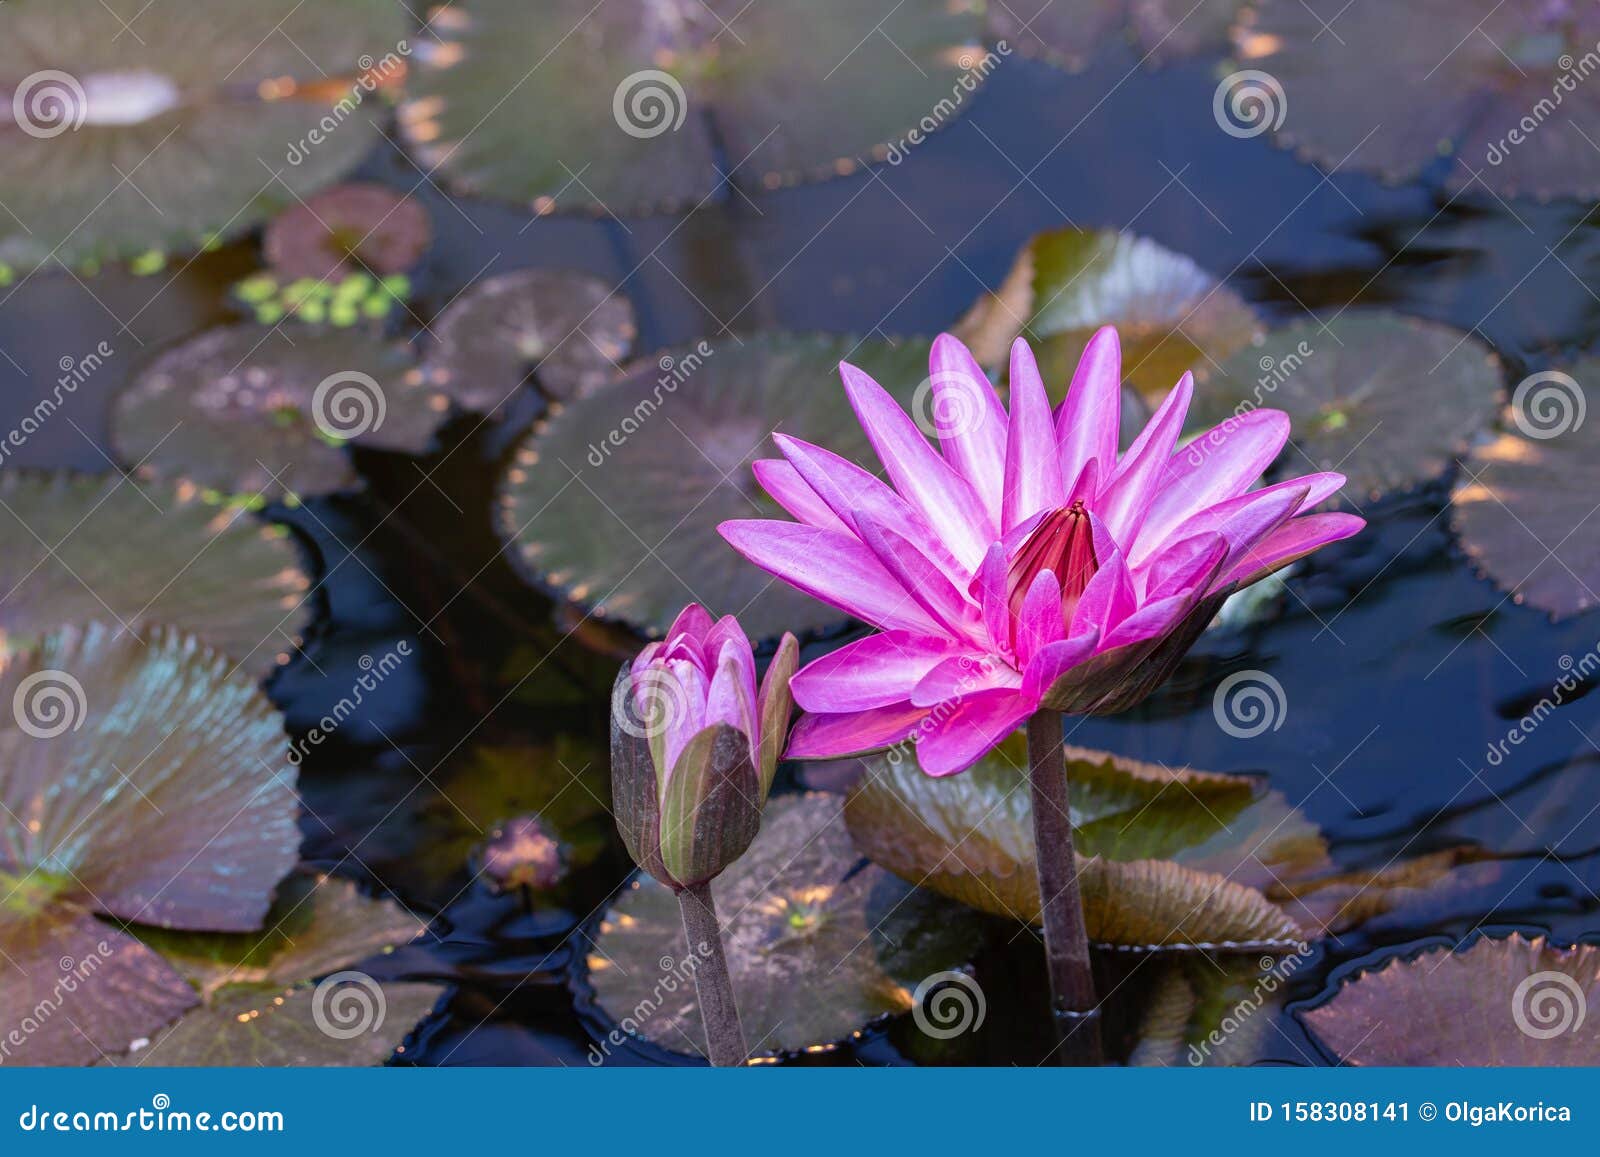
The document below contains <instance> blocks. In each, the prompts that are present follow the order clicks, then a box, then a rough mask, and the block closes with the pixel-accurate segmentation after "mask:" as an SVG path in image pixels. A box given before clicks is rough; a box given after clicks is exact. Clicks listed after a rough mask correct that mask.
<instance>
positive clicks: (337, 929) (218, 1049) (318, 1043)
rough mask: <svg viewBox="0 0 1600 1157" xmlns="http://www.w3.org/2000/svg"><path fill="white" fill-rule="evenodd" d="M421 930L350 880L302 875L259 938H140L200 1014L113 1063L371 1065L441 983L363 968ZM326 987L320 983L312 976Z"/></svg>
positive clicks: (432, 999) (425, 1008)
mask: <svg viewBox="0 0 1600 1157" xmlns="http://www.w3.org/2000/svg"><path fill="white" fill-rule="evenodd" d="M424 927H425V925H423V923H422V922H421V921H419V920H417V919H416V918H415V917H413V916H410V915H408V914H407V913H406V912H405V911H404V910H402V909H401V908H400V907H399V906H398V905H396V904H394V903H392V902H390V901H388V900H371V899H367V898H366V897H364V896H362V895H361V894H360V893H359V892H358V891H357V890H356V887H355V885H354V884H353V883H351V882H350V881H349V880H340V879H336V878H334V877H331V876H325V875H321V874H316V873H312V872H309V871H301V872H297V873H295V874H294V875H292V876H290V877H289V878H288V879H287V880H286V881H285V882H284V885H283V887H282V888H280V889H279V892H278V899H277V902H276V903H275V904H274V905H273V907H272V910H271V912H269V913H268V915H267V920H266V927H265V929H264V930H263V931H261V932H259V933H256V932H245V933H232V934H228V935H200V934H195V933H144V934H142V937H143V939H144V940H145V941H146V943H148V944H149V945H150V946H151V947H152V948H154V949H156V950H157V951H158V952H160V953H161V955H162V956H163V957H164V958H165V959H166V960H167V961H168V962H169V963H171V964H172V965H173V966H174V967H176V968H177V969H178V970H179V971H180V972H181V973H182V974H183V975H184V976H185V978H187V980H188V981H189V983H190V984H191V985H193V986H194V988H195V989H196V990H197V991H198V992H199V994H200V999H201V1003H200V1006H199V1007H197V1008H195V1009H193V1010H192V1011H190V1012H189V1013H187V1014H186V1015H184V1017H183V1018H182V1019H181V1020H179V1021H178V1022H177V1023H176V1024H174V1025H172V1026H171V1027H170V1028H167V1029H166V1030H164V1031H163V1032H161V1033H159V1034H157V1035H155V1036H154V1037H153V1038H152V1039H151V1041H150V1043H149V1044H148V1045H146V1046H143V1047H141V1048H139V1049H136V1050H134V1051H132V1052H130V1053H128V1054H127V1055H126V1056H121V1057H115V1058H108V1063H111V1064H117V1065H240V1066H243V1065H266V1066H281V1065H295V1066H306V1065H339V1066H348V1065H374V1064H381V1063H382V1062H383V1061H385V1060H386V1059H388V1057H389V1055H390V1054H391V1053H393V1052H394V1051H395V1046H396V1045H398V1044H399V1043H400V1042H401V1041H402V1040H404V1039H405V1037H406V1035H407V1034H408V1033H410V1031H411V1030H412V1029H413V1028H414V1027H416V1024H417V1022H418V1021H420V1020H421V1019H422V1018H423V1017H425V1016H427V1015H428V1013H430V1012H431V1011H432V1010H433V1007H434V1005H435V1004H436V1003H438V1000H439V996H440V994H441V993H442V992H443V991H444V990H443V988H442V987H440V986H438V985H433V984H413V983H390V982H385V983H382V984H380V983H379V982H378V981H376V980H374V979H373V978H372V977H371V976H369V975H367V974H366V973H365V972H361V971H358V970H357V969H355V968H354V966H355V965H357V964H359V963H361V962H362V961H363V960H365V959H367V958H368V957H371V956H375V955H377V954H379V953H382V952H387V951H389V950H391V949H392V948H394V947H396V946H398V945H401V944H405V943H407V942H409V941H411V940H414V939H416V937H417V936H419V935H421V933H422V931H423V929H424ZM317 977H324V978H325V979H323V980H322V982H321V983H320V984H316V985H313V984H312V981H313V979H314V978H317Z"/></svg>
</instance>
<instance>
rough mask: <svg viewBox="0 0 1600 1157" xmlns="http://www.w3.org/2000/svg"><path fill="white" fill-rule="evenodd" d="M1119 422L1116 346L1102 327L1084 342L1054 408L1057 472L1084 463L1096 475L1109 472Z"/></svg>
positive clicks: (1067, 473) (1075, 470)
mask: <svg viewBox="0 0 1600 1157" xmlns="http://www.w3.org/2000/svg"><path fill="white" fill-rule="evenodd" d="M1121 425H1122V347H1121V345H1120V344H1119V342H1118V339H1117V331H1116V330H1115V329H1114V328H1113V327H1111V326H1109V325H1107V326H1102V327H1101V328H1100V329H1099V330H1098V331H1097V332H1096V333H1095V335H1094V336H1093V337H1092V338H1090V339H1089V344H1088V345H1087V346H1085V347H1084V351H1083V357H1081V358H1079V359H1078V368H1077V370H1076V371H1075V372H1074V373H1073V375H1072V385H1071V386H1070V387H1068V389H1067V400H1066V401H1064V402H1062V403H1061V408H1060V409H1059V410H1057V411H1056V447H1057V451H1058V456H1059V458H1060V462H1061V476H1062V477H1063V478H1076V477H1077V476H1078V475H1079V474H1080V473H1081V472H1082V470H1083V468H1084V467H1085V466H1086V465H1088V464H1089V463H1090V462H1099V463H1100V477H1101V479H1103V480H1105V479H1109V478H1110V477H1111V468H1112V466H1114V465H1115V464H1116V461H1117V434H1118V430H1119V429H1120V427H1121Z"/></svg>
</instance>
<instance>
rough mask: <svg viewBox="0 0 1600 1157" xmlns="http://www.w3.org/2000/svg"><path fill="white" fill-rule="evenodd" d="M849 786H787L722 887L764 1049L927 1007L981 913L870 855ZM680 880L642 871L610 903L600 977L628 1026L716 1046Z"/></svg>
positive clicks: (685, 1048) (605, 1005) (723, 909)
mask: <svg viewBox="0 0 1600 1157" xmlns="http://www.w3.org/2000/svg"><path fill="white" fill-rule="evenodd" d="M842 807H843V801H841V800H840V799H838V798H837V797H836V796H822V795H806V796H781V797H778V798H775V799H773V800H771V801H770V802H769V803H768V805H767V810H766V815H765V816H764V817H763V819H762V827H761V833H760V834H759V835H758V836H756V839H755V842H754V843H752V844H751V845H750V849H749V850H748V851H747V852H746V853H745V854H744V855H743V856H742V857H741V858H740V859H738V860H736V861H735V862H734V864H733V865H732V866H731V867H730V868H728V870H727V871H725V872H724V873H723V874H722V875H721V876H718V877H717V878H716V880H715V881H713V883H712V885H711V888H712V893H713V896H714V897H715V900H716V905H717V914H718V916H719V918H720V919H721V920H722V921H723V924H724V931H723V940H724V943H725V945H726V952H727V955H728V971H729V973H730V975H731V976H732V979H733V989H734V996H735V998H736V1000H737V1001H738V1005H739V1016H740V1020H741V1021H742V1023H743V1026H744V1030H745V1037H746V1040H747V1041H748V1043H749V1045H750V1048H751V1050H752V1051H753V1053H754V1054H755V1055H758V1056H759V1055H762V1054H765V1053H774V1052H790V1051H796V1050H799V1049H808V1050H810V1049H816V1048H818V1047H820V1046H824V1045H829V1044H833V1043H836V1042H838V1041H842V1040H845V1039H846V1038H848V1037H850V1036H852V1035H853V1034H855V1033H858V1032H859V1031H860V1030H862V1029H864V1028H866V1027H867V1026H868V1025H870V1024H871V1023H873V1022H874V1021H876V1020H878V1019H880V1018H882V1017H885V1016H892V1015H895V1014H899V1013H905V1012H910V1011H911V1010H912V1008H913V1006H914V1003H915V1002H914V1000H913V996H912V993H913V990H914V989H916V988H917V986H918V985H919V984H921V983H922V981H923V980H924V979H926V978H927V977H929V976H934V975H936V974H939V973H943V972H948V971H950V970H952V969H954V968H957V967H959V966H961V965H963V964H965V963H966V961H967V959H968V958H969V957H970V955H971V954H972V952H973V951H974V950H975V949H976V947H977V944H978V941H979V939H980V933H981V929H980V927H979V925H978V923H977V922H976V921H975V920H974V918H972V916H971V914H970V913H967V912H965V911H964V910H963V909H961V908H960V907H959V906H958V905H955V904H952V903H950V902H949V901H948V900H945V899H943V898H941V897H939V896H934V895H931V894H930V893H927V892H923V891H921V890H918V889H914V888H911V887H908V886H907V885H906V884H904V883H902V882H901V881H900V880H897V879H896V878H894V877H893V876H891V875H890V874H889V873H888V872H885V871H884V870H883V869H881V868H878V867H874V866H873V865H871V864H867V865H865V866H863V865H862V862H861V856H860V853H859V852H857V851H856V849H855V847H854V845H853V844H852V843H851V841H850V834H849V832H848V831H846V830H845V825H844V822H843V819H842V817H841V814H840V813H841V809H842ZM689 948H690V946H689V944H688V940H687V938H686V937H685V935H684V931H683V921H682V918H681V917H680V916H679V913H678V902H677V899H676V898H675V897H674V896H673V894H672V892H671V890H670V889H668V888H667V887H665V886H664V885H662V884H658V883H657V882H656V881H655V880H653V879H651V878H649V877H647V876H643V875H641V876H639V877H637V878H636V879H635V880H634V882H633V883H632V884H631V885H629V887H628V888H627V889H626V890H625V891H624V892H623V894H622V896H621V897H620V898H619V899H618V901H617V902H616V904H615V905H613V906H612V908H611V909H610V911H608V912H607V913H606V915H605V918H604V919H603V920H602V922H601V925H600V934H599V936H598V937H596V939H595V945H594V952H593V954H592V955H591V956H590V957H589V982H590V984H591V985H592V986H593V987H594V990H595V994H596V996H597V998H598V1000H599V1004H600V1007H601V1009H602V1010H603V1011H605V1012H607V1013H608V1014H610V1015H611V1016H612V1017H613V1019H614V1020H615V1021H616V1022H617V1023H618V1024H619V1025H620V1026H621V1027H622V1029H623V1030H624V1031H626V1032H628V1033H630V1034H631V1035H634V1036H639V1037H643V1038H644V1039H647V1040H650V1041H653V1042H655V1043H656V1044H658V1045H660V1046H662V1047H663V1048H667V1049H671V1050H673V1051H675V1052H684V1053H691V1054H694V1053H703V1052H704V1048H703V1042H704V1039H705V1037H704V1030H703V1028H702V1026H701V1023H700V1013H699V1008H698V1005H697V1004H696V999H695V991H694V980H693V978H694V968H695V966H696V965H695V963H694V958H693V957H691V954H690V950H689Z"/></svg>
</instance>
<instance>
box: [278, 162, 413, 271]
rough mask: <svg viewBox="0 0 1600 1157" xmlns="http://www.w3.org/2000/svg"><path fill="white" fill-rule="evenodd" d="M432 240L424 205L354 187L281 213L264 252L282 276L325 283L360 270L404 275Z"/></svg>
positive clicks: (391, 192) (374, 188) (375, 188)
mask: <svg viewBox="0 0 1600 1157" xmlns="http://www.w3.org/2000/svg"><path fill="white" fill-rule="evenodd" d="M432 240H433V226H432V225H431V224H429V222H428V211H427V210H426V209H424V208H423V207H422V204H421V202H419V201H417V200H416V199H415V198H414V197H411V196H409V195H408V194H405V193H401V192H399V191H398V190H396V189H391V188H389V187H388V186H387V185H374V184H369V183H365V182H352V183H350V184H346V185H335V186H334V187H333V188H331V189H324V190H323V191H322V192H320V193H318V194H316V195H315V196H312V197H308V198H307V199H306V200H304V201H301V202H300V203H298V204H296V205H295V206H294V207H293V208H291V209H286V210H284V211H283V212H282V213H280V214H278V215H277V216H276V217H274V218H273V219H272V223H271V224H270V225H268V226H267V232H266V236H265V237H264V238H263V239H262V243H261V247H262V251H263V252H264V254H265V256H266V259H267V264H268V265H270V266H272V268H273V270H274V271H276V272H277V273H278V274H279V275H280V276H283V277H312V278H316V279H318V280H323V279H329V278H338V277H342V276H343V275H344V274H347V273H354V272H356V271H358V270H365V271H366V272H368V273H375V274H378V275H379V276H380V277H381V276H383V275H384V274H388V273H404V272H406V271H407V270H409V269H411V268H412V267H414V266H415V265H416V264H417V262H418V261H420V260H422V255H423V254H424V253H426V252H427V251H428V244H429V242H431V241H432Z"/></svg>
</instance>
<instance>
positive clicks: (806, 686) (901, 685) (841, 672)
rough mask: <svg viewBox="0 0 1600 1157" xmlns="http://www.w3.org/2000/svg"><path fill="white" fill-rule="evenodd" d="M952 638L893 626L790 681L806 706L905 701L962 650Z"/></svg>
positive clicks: (842, 708)
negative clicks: (941, 663)
mask: <svg viewBox="0 0 1600 1157" xmlns="http://www.w3.org/2000/svg"><path fill="white" fill-rule="evenodd" d="M957 653H958V651H957V644H955V643H954V642H952V641H951V640H950V639H948V638H943V637H940V638H929V637H927V636H923V635H908V634H905V633H903V632H901V631H887V632H884V633H882V634H876V635H868V636H867V637H866V638H864V639H857V640H856V641H855V642H853V643H847V644H845V645H844V646H843V647H840V648H839V649H838V650H837V651H833V652H831V653H829V654H826V655H824V656H822V658H820V659H816V660H814V661H812V662H810V663H807V664H806V665H805V666H804V667H803V668H801V669H800V671H799V673H798V674H796V675H795V677H794V679H793V681H791V682H790V684H789V689H790V691H791V692H792V693H793V694H794V701H795V702H796V703H798V704H800V706H801V708H802V709H803V710H806V711H821V712H827V713H839V712H850V711H865V710H868V709H870V708H873V707H887V706H889V705H891V704H894V703H904V702H906V701H907V700H909V699H910V698H911V690H912V688H914V687H915V686H916V685H917V684H918V683H920V682H921V681H922V677H923V676H924V675H926V674H927V673H928V672H929V671H931V670H932V669H933V668H934V667H935V666H937V665H938V664H939V663H940V662H942V661H943V660H945V659H948V658H951V657H952V656H954V655H955V654H957Z"/></svg>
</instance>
